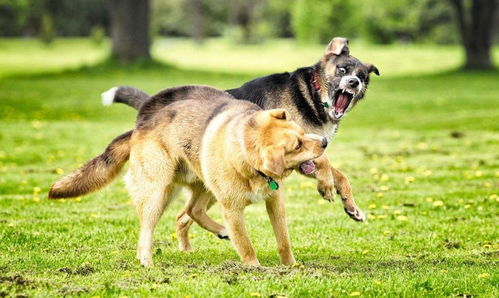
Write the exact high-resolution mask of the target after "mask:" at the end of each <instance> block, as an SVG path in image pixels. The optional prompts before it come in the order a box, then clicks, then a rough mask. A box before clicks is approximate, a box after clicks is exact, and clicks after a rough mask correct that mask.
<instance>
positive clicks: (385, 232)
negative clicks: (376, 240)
mask: <svg viewBox="0 0 499 298" xmlns="http://www.w3.org/2000/svg"><path fill="white" fill-rule="evenodd" d="M391 233H392V232H390V231H388V230H385V231H383V234H385V235H390V234H391Z"/></svg>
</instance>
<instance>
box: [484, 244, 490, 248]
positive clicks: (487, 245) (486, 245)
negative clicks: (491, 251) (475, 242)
mask: <svg viewBox="0 0 499 298" xmlns="http://www.w3.org/2000/svg"><path fill="white" fill-rule="evenodd" d="M491 247H492V245H490V244H489V243H487V244H484V245H483V248H491Z"/></svg>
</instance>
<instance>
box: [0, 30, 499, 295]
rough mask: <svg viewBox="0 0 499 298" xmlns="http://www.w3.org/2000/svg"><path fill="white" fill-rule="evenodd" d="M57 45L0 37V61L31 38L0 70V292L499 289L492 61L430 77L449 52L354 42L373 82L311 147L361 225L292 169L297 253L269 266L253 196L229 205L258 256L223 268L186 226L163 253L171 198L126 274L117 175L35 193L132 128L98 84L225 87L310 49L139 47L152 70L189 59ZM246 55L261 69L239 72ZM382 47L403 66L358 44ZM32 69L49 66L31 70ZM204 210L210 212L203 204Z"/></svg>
mask: <svg viewBox="0 0 499 298" xmlns="http://www.w3.org/2000/svg"><path fill="white" fill-rule="evenodd" d="M60 42H61V44H71V46H68V48H65V47H58V46H57V45H56V46H55V48H54V49H52V50H47V51H45V50H43V49H40V50H34V48H36V47H39V45H37V44H36V42H33V41H19V40H7V41H5V40H3V41H0V44H2V45H3V46H2V47H0V65H7V64H9V63H12V61H7V60H9V59H11V58H12V56H9V55H7V54H6V52H5V51H4V49H5V48H10V49H11V50H10V53H13V52H19V53H22V51H23V50H25V49H28V48H30V49H32V50H29V51H28V52H29V53H30V55H31V56H27V55H26V57H25V59H26V64H23V65H20V66H19V67H18V68H16V67H13V68H11V69H12V70H11V71H4V72H3V74H4V75H2V77H3V78H2V79H0V119H1V120H0V227H1V229H0V294H1V295H9V296H16V295H28V296H56V295H57V296H62V295H69V296H77V295H83V296H103V297H104V296H128V297H132V296H146V295H151V296H175V297H177V296H182V297H183V296H191V297H205V296H227V297H233V296H241V297H249V296H258V295H261V296H263V297H267V296H273V297H276V296H278V295H283V296H287V297H299V296H318V297H330V296H335V297H338V296H349V295H350V296H388V297H393V296H409V297H419V296H461V297H464V296H466V297H468V296H481V297H497V296H498V295H499V291H498V285H499V274H498V270H497V262H498V256H499V243H498V229H497V219H498V203H499V201H498V200H499V199H498V195H499V182H498V181H499V150H498V149H499V124H498V121H497V118H498V117H499V100H498V97H499V84H497V82H498V81H499V73H497V72H486V73H474V72H469V73H461V72H455V71H443V70H445V69H447V68H446V67H448V68H449V69H451V68H452V67H454V66H456V65H458V64H459V62H460V61H459V57H460V53H459V49H458V48H439V47H433V48H432V47H427V48H426V50H424V51H421V50H420V49H418V48H417V47H416V48H409V49H407V48H406V47H396V46H393V47H389V48H386V49H383V48H380V47H373V48H372V49H371V48H370V47H367V46H363V45H359V46H358V47H359V51H358V52H359V54H357V48H356V46H355V45H354V44H353V45H352V46H351V51H352V53H353V54H354V55H357V56H359V57H360V58H362V59H363V60H366V61H369V62H371V63H374V64H376V65H377V66H378V67H379V68H380V70H381V72H382V74H383V76H381V77H373V78H372V80H371V85H370V87H369V91H368V94H367V98H366V99H365V100H364V101H363V102H361V103H359V105H358V106H357V107H356V108H355V109H354V111H353V112H352V113H351V114H350V115H348V117H347V118H346V119H344V120H343V122H342V125H341V127H340V130H339V132H338V134H337V136H336V138H335V140H334V142H333V144H332V145H331V146H330V148H329V149H328V156H329V158H330V159H331V161H332V162H333V164H335V165H336V166H338V167H339V168H340V169H341V170H342V171H343V172H344V173H346V174H347V175H348V176H349V178H350V181H351V184H352V186H353V188H354V193H355V195H356V200H357V203H358V205H359V206H360V207H361V208H362V209H363V210H364V211H365V212H366V213H367V214H368V222H367V223H365V224H359V223H356V222H353V221H352V220H350V219H349V218H348V217H347V216H346V214H344V212H343V210H342V206H341V203H340V202H338V201H337V202H335V203H333V204H330V203H326V202H325V201H323V200H321V198H320V196H319V195H318V194H317V193H316V190H315V183H314V181H313V180H309V179H305V178H302V177H300V176H298V175H293V176H292V177H291V178H290V179H289V180H288V181H287V182H286V186H285V190H286V194H287V212H288V222H289V230H290V234H291V239H292V243H293V251H294V253H295V256H296V258H297V260H298V262H299V263H298V264H297V266H293V267H285V266H280V265H279V258H278V256H277V252H276V245H275V240H274V237H273V233H272V229H271V227H270V224H269V221H268V219H267V215H266V212H265V207H264V205H263V204H257V205H254V206H250V207H249V208H248V209H247V212H246V220H247V228H248V230H249V233H250V237H251V239H252V240H253V244H254V247H255V249H256V250H257V254H258V257H259V259H260V261H261V263H262V265H263V266H262V267H260V268H249V267H245V266H242V265H240V262H239V260H238V256H237V254H236V253H235V251H234V249H233V248H232V246H231V244H230V242H228V241H222V240H219V239H218V238H217V237H215V236H213V235H211V234H209V233H207V232H205V231H204V230H202V229H200V228H199V227H197V226H196V227H193V229H192V232H191V233H192V244H193V247H194V251H193V252H191V253H181V252H179V251H178V249H177V243H176V239H175V236H174V231H175V230H174V220H175V214H176V212H177V211H179V210H180V209H181V208H182V206H183V202H184V195H182V196H180V197H179V198H178V199H177V200H176V201H175V202H174V203H173V204H172V206H170V207H169V208H168V209H167V210H166V212H165V214H164V216H163V218H162V220H161V221H160V223H159V225H158V228H157V230H156V233H155V239H156V242H155V255H154V259H155V262H156V266H155V267H154V268H142V267H140V266H139V265H138V262H137V261H136V260H135V245H136V241H137V234H138V220H137V218H136V216H135V213H134V210H133V206H132V205H131V202H130V199H129V197H128V195H127V194H126V192H125V191H124V185H123V182H122V179H117V180H116V183H114V184H113V185H111V186H109V187H107V188H106V189H104V190H102V191H100V192H97V193H95V194H92V195H89V196H86V197H82V198H81V199H76V200H61V201H48V200H47V199H46V194H47V191H48V189H49V187H50V185H51V183H52V182H53V181H55V180H56V179H57V178H59V177H61V175H62V173H63V172H64V173H68V172H70V171H71V170H73V169H74V168H76V167H77V166H78V165H79V164H81V163H82V162H84V161H86V160H88V159H90V158H91V157H93V156H95V155H96V154H99V153H100V152H101V151H102V150H103V149H104V148H105V146H106V145H107V144H108V143H109V141H110V140H111V139H112V138H113V137H115V136H116V135H118V134H120V133H122V132H124V131H126V130H128V129H131V128H132V127H133V126H134V117H135V112H134V111H133V110H131V109H130V108H128V107H124V106H118V105H116V106H113V107H109V108H103V107H102V106H101V105H100V98H99V97H100V96H99V95H100V93H101V92H102V91H104V90H106V89H108V88H110V87H112V86H114V85H124V84H128V85H133V86H137V87H140V88H142V89H143V90H146V91H147V92H150V93H153V92H156V91H158V90H160V89H163V88H165V87H168V86H174V85H181V84H209V85H213V86H216V87H219V88H229V87H236V86H238V85H240V84H242V83H243V82H245V81H246V80H249V79H251V78H252V77H254V76H255V75H256V74H265V73H267V72H270V71H284V70H292V69H293V67H294V66H298V65H300V66H302V65H311V64H313V63H315V61H316V59H318V58H319V57H320V55H321V54H322V47H319V46H310V47H304V46H293V49H294V51H293V53H292V54H289V53H282V52H281V50H282V47H285V46H283V44H285V43H283V42H280V41H276V42H271V43H269V44H267V45H265V46H260V47H258V48H257V47H253V46H248V47H243V46H229V45H224V42H223V41H220V43H219V44H217V43H216V42H215V41H209V44H207V45H206V46H205V47H203V48H200V49H199V52H202V54H200V55H203V57H220V56H218V55H220V54H221V53H225V54H227V55H229V54H230V55H233V57H243V58H244V57H245V56H246V57H249V58H248V59H247V61H241V60H240V59H232V60H231V59H226V60H225V59H218V60H217V62H216V63H215V64H211V62H210V63H208V62H206V63H203V61H198V62H196V63H198V64H199V67H196V64H188V62H182V61H189V55H190V54H191V53H189V52H188V51H193V49H195V48H196V47H195V46H193V45H189V43H188V42H186V41H182V40H179V41H170V43H167V42H168V41H162V42H160V43H158V44H157V45H156V46H155V48H154V53H155V55H156V57H160V59H165V60H164V61H167V62H168V63H169V65H176V63H177V62H178V61H177V59H178V60H180V62H179V64H180V65H181V66H182V67H189V68H180V67H178V66H166V67H161V66H158V65H152V66H148V67H146V68H144V69H139V68H137V67H129V68H122V67H116V66H109V65H104V66H97V67H92V68H89V67H87V68H84V69H79V70H73V71H65V72H61V67H76V66H77V65H79V64H81V63H85V61H86V60H85V58H84V57H86V56H85V54H84V53H88V52H87V51H86V49H91V48H93V47H94V46H93V45H92V44H91V43H89V42H87V41H84V40H77V41H75V40H67V41H64V40H63V41H60ZM175 42H177V43H178V47H177V48H176V46H175ZM170 46H171V47H172V48H171V49H170V51H166V52H163V54H161V53H159V52H158V49H161V48H163V47H164V48H165V49H167V48H168V47H170ZM290 46H291V45H290ZM16 48H17V51H16V50H15V49H16ZM73 48H78V49H79V50H75V51H73ZM175 49H177V50H178V51H177V50H175ZM180 49H182V50H183V51H185V52H184V54H185V57H183V58H181V56H182V53H183V52H182V51H180ZM189 49H191V50H189ZM313 49H315V50H313ZM259 50H261V51H262V56H260V59H262V61H267V63H265V64H266V65H264V66H262V67H261V68H260V67H258V68H254V69H253V67H254V63H258V62H254V61H255V60H256V59H257V57H258V54H257V53H258V51H259ZM104 51H105V46H103V48H102V49H97V50H96V51H95V56H93V58H92V59H94V60H92V61H91V62H89V63H96V62H97V61H98V59H99V57H104V54H103V53H104ZM390 51H391V53H393V55H398V57H404V60H403V61H402V62H400V63H392V62H391V61H389V60H390V59H389V58H387V56H385V55H381V54H380V56H379V57H380V58H379V60H377V56H376V55H373V56H368V55H369V53H371V52H375V53H383V52H390ZM199 52H198V53H199ZM312 52H314V54H313V55H312V54H311V53H312ZM443 52H445V53H447V54H445V55H442V53H443ZM19 53H17V54H16V55H19V57H22V55H20V54H19ZM423 53H424V54H425V55H426V56H427V57H426V59H427V61H441V63H442V64H443V65H446V67H445V68H441V67H440V66H438V65H433V66H432V65H422V64H419V63H417V61H418V58H419V57H420V55H422V54H423ZM4 54H5V55H4ZM100 55H102V56H100ZM172 55H174V56H172ZM363 55H365V56H363ZM57 56H60V57H71V59H69V58H68V59H69V60H70V61H69V60H68V61H59V62H60V64H59V65H56V66H53V68H50V67H52V66H51V65H52V63H48V64H47V65H46V66H47V67H48V68H45V66H43V67H40V68H39V69H36V70H34V71H33V72H31V71H30V70H29V67H27V65H29V63H30V61H31V60H30V59H34V61H44V60H45V59H44V57H57ZM274 56H275V57H276V58H275V59H276V60H275V64H273V63H272V61H273V60H272V59H271V57H274ZM9 57H10V58H9ZM172 57H176V58H172ZM192 57H194V56H191V58H192ZM227 57H229V56H227ZM286 57H287V58H286ZM364 57H365V58H364ZM367 58H369V60H367ZM48 59H52V58H47V60H48ZM192 59H198V58H195V57H194V58H192ZM286 59H287V62H286ZM298 59H299V60H298ZM56 60H57V59H56ZM234 61H237V63H236V62H234ZM234 64H235V65H238V68H235V67H234ZM12 65H14V66H17V64H12ZM287 65H289V67H288V66H287ZM281 66H282V67H281ZM14 68H16V69H14ZM44 69H47V71H51V72H54V71H57V72H56V73H52V74H43V73H40V72H41V71H43V70H44ZM193 69H196V70H193ZM240 69H242V70H240ZM435 69H436V71H435ZM431 71H433V73H431ZM34 72H36V73H39V74H36V75H34V74H33V73H34ZM9 73H10V74H24V75H22V76H19V75H17V76H9ZM421 73H426V74H425V75H421ZM200 108H202V107H200ZM210 215H211V216H213V217H214V218H216V219H217V220H219V221H221V217H220V211H219V209H218V206H215V207H214V208H213V210H212V211H211V212H210Z"/></svg>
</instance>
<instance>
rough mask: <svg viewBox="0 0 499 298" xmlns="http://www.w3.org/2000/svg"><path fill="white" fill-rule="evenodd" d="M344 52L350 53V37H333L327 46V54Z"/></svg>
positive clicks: (337, 54)
mask: <svg viewBox="0 0 499 298" xmlns="http://www.w3.org/2000/svg"><path fill="white" fill-rule="evenodd" d="M342 53H345V54H348V53H349V50H348V39H346V38H344V37H335V38H333V39H332V40H331V41H330V42H329V44H328V45H327V47H326V55H336V56H339V55H341V54H342Z"/></svg>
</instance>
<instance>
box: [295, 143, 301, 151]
mask: <svg viewBox="0 0 499 298" xmlns="http://www.w3.org/2000/svg"><path fill="white" fill-rule="evenodd" d="M301 145H302V143H301V141H298V144H296V147H295V150H299V149H300V148H301Z"/></svg>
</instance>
